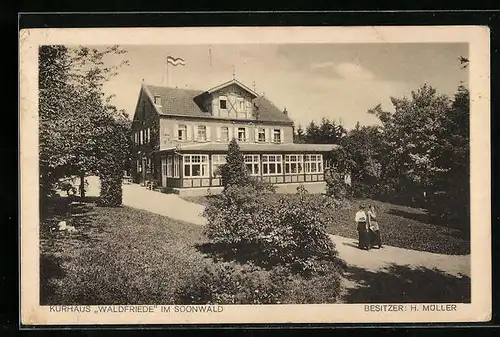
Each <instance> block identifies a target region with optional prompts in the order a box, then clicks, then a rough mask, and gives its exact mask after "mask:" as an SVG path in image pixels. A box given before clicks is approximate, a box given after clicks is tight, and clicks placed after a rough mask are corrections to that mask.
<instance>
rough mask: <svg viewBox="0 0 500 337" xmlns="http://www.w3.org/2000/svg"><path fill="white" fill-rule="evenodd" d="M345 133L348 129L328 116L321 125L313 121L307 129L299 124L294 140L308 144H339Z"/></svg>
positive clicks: (322, 120)
mask: <svg viewBox="0 0 500 337" xmlns="http://www.w3.org/2000/svg"><path fill="white" fill-rule="evenodd" d="M345 133H346V130H345V128H344V127H343V126H342V125H341V124H336V123H335V121H330V120H329V119H328V118H324V117H323V118H322V119H321V123H320V124H319V125H317V124H316V123H315V122H314V121H312V122H311V123H310V124H309V125H308V126H307V127H306V129H305V130H303V129H302V127H301V126H299V127H298V128H297V131H296V132H295V134H294V142H295V143H308V144H339V142H340V140H341V139H342V137H344V135H345Z"/></svg>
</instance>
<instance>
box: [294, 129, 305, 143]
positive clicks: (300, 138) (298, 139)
mask: <svg viewBox="0 0 500 337" xmlns="http://www.w3.org/2000/svg"><path fill="white" fill-rule="evenodd" d="M305 137H306V135H305V133H304V129H303V128H302V126H301V125H300V124H299V127H298V128H297V130H295V132H294V134H293V142H294V143H297V144H303V143H305Z"/></svg>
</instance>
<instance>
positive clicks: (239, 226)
mask: <svg viewBox="0 0 500 337" xmlns="http://www.w3.org/2000/svg"><path fill="white" fill-rule="evenodd" d="M325 207H334V206H332V205H331V204H329V202H328V200H326V199H321V200H318V199H317V198H310V197H309V196H308V194H307V192H306V191H305V189H304V188H303V187H302V189H299V191H298V192H297V194H295V195H293V196H292V197H287V196H279V197H278V196H277V195H275V194H272V193H268V192H266V191H264V190H261V189H256V188H254V187H253V186H243V187H240V186H230V187H228V188H227V189H225V190H224V192H223V193H222V194H221V195H219V196H218V197H216V198H213V199H210V201H209V203H208V205H207V207H206V208H205V211H204V216H205V218H206V219H207V226H206V228H205V234H206V236H207V237H208V238H209V239H210V240H212V241H213V242H214V243H215V244H218V245H223V246H226V247H227V249H231V250H232V251H234V252H235V253H241V254H244V255H245V256H246V257H247V259H248V260H250V261H258V262H259V264H261V265H268V266H273V265H282V266H286V267H287V268H290V269H291V270H293V271H296V272H299V273H305V274H310V273H314V272H317V271H319V270H321V269H322V268H323V264H324V262H325V261H334V260H335V259H336V257H337V251H336V250H335V245H334V243H333V242H332V241H331V239H330V237H329V236H328V233H327V231H326V226H327V223H328V221H329V219H328V218H327V217H326V216H325V215H324V212H323V209H324V208H325Z"/></svg>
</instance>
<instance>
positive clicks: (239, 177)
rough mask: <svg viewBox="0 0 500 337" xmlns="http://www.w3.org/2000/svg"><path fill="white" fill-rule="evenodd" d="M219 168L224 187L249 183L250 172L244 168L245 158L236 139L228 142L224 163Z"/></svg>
mask: <svg viewBox="0 0 500 337" xmlns="http://www.w3.org/2000/svg"><path fill="white" fill-rule="evenodd" d="M219 170H220V174H221V176H222V185H223V186H224V188H227V187H228V186H234V185H236V186H246V185H248V184H250V183H251V181H250V179H251V178H250V173H249V172H248V170H247V168H246V165H245V159H244V157H243V154H242V153H241V151H240V147H239V145H238V142H237V141H236V139H234V138H233V139H232V140H231V142H229V145H228V150H227V156H226V164H224V165H221V166H220V168H219Z"/></svg>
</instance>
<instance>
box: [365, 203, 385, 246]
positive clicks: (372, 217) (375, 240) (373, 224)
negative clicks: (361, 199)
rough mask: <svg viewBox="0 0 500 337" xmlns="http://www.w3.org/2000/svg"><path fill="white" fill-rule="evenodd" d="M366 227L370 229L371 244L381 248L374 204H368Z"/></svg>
mask: <svg viewBox="0 0 500 337" xmlns="http://www.w3.org/2000/svg"><path fill="white" fill-rule="evenodd" d="M368 228H369V230H370V237H371V240H370V241H371V245H372V246H378V248H379V249H380V248H382V240H381V239H380V228H379V226H378V221H377V213H376V212H375V206H373V205H370V207H369V209H368Z"/></svg>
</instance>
